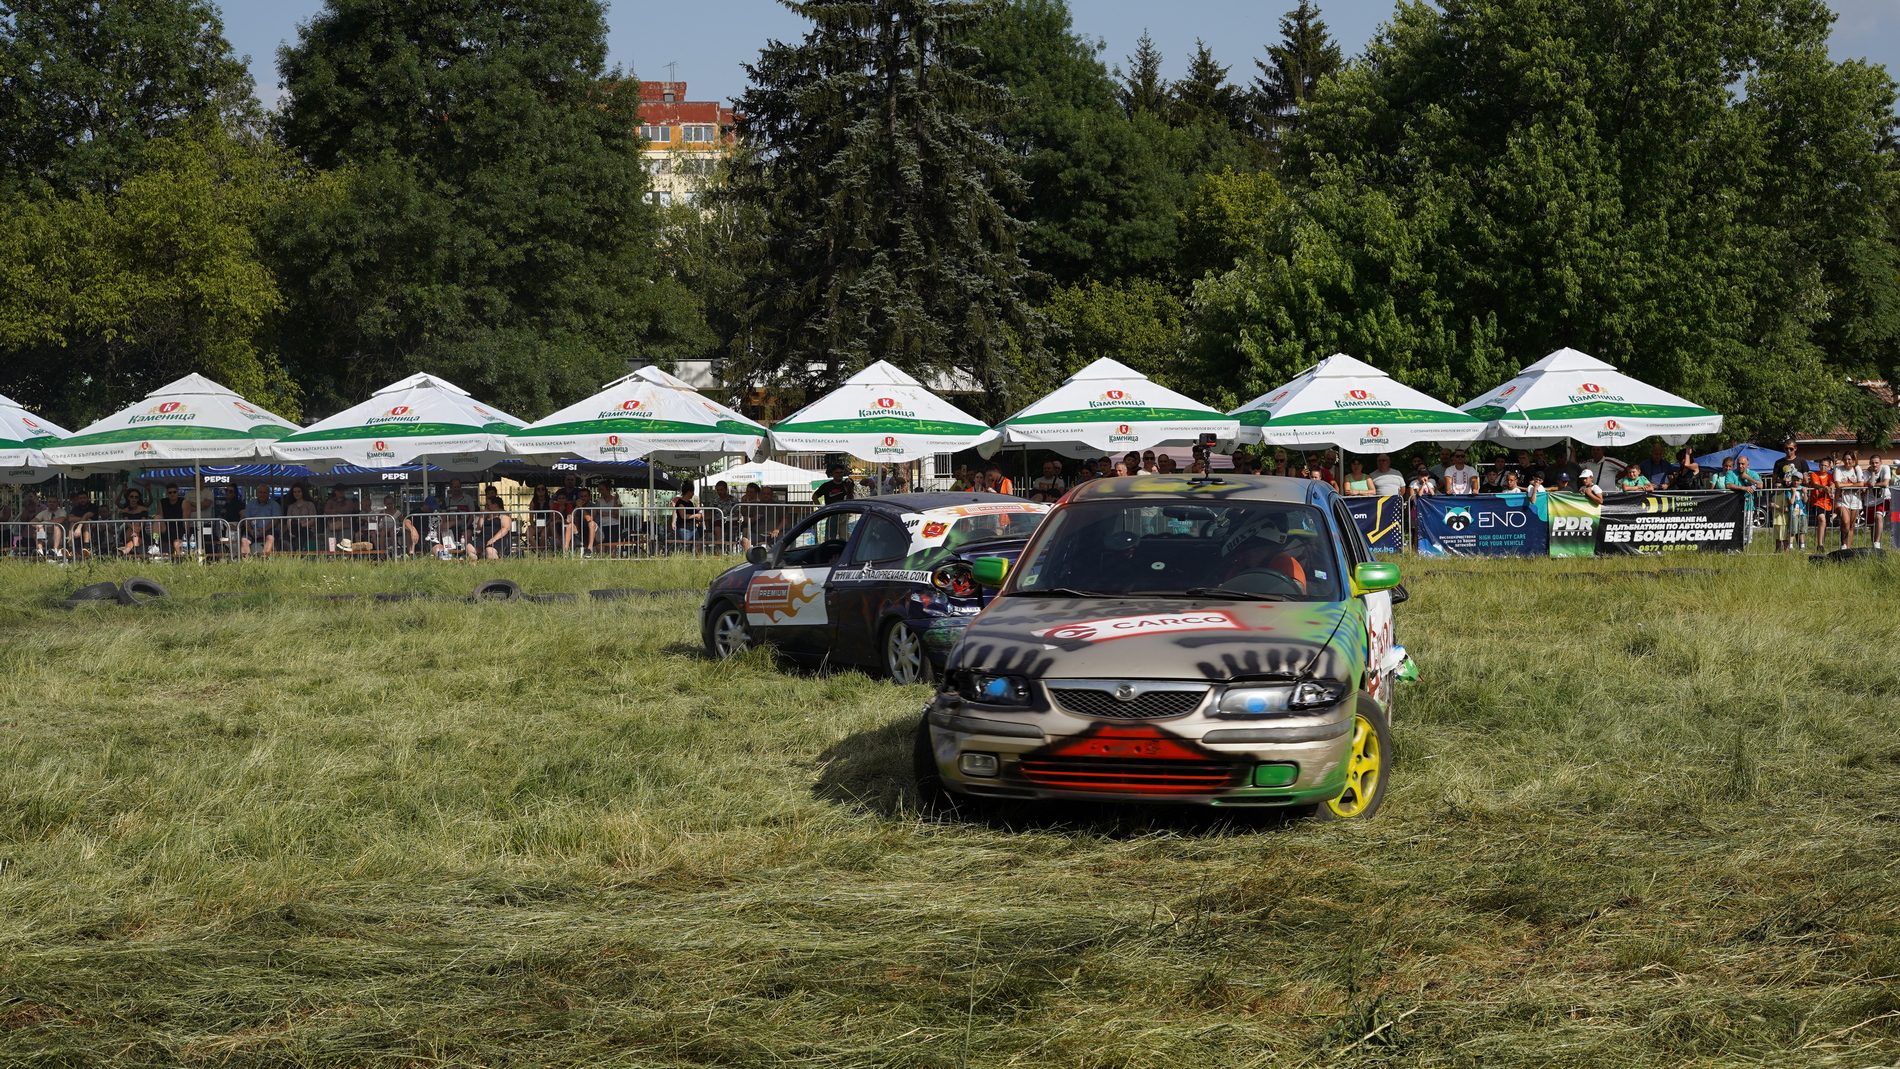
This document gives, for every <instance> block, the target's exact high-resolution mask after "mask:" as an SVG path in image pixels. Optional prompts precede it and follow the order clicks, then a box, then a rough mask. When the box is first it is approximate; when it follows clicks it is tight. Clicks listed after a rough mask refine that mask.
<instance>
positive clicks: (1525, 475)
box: [1504, 449, 1531, 487]
mask: <svg viewBox="0 0 1900 1069" xmlns="http://www.w3.org/2000/svg"><path fill="white" fill-rule="evenodd" d="M1504 470H1505V471H1507V472H1511V473H1513V474H1515V475H1516V476H1517V485H1518V486H1519V487H1522V486H1523V485H1524V484H1525V483H1528V482H1530V481H1531V455H1530V453H1529V451H1527V450H1523V449H1520V450H1518V451H1517V456H1516V457H1515V458H1514V459H1513V460H1512V461H1511V462H1510V463H1508V464H1506V465H1505V466H1504Z"/></svg>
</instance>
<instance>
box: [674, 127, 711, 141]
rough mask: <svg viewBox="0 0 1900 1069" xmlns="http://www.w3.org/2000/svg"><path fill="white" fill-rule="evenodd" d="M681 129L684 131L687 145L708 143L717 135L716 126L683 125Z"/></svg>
mask: <svg viewBox="0 0 1900 1069" xmlns="http://www.w3.org/2000/svg"><path fill="white" fill-rule="evenodd" d="M681 129H683V130H685V131H686V143H687V144H689V145H710V144H712V143H713V139H714V138H716V137H718V136H719V127H717V126H685V127H681Z"/></svg>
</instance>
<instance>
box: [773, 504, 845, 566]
mask: <svg viewBox="0 0 1900 1069" xmlns="http://www.w3.org/2000/svg"><path fill="white" fill-rule="evenodd" d="M859 516H860V513H858V512H857V511H856V510H852V511H839V512H822V513H819V514H818V515H816V516H814V517H812V518H811V519H810V520H807V521H806V522H805V525H804V526H803V527H800V528H798V529H797V530H794V531H793V532H792V533H791V534H790V535H788V536H786V539H785V545H784V548H782V549H780V550H779V555H778V563H779V567H781V568H824V567H827V566H829V565H833V564H836V563H838V558H839V557H840V556H843V555H844V547H845V543H847V542H849V541H850V540H851V532H852V531H854V530H856V529H857V526H858V517H859Z"/></svg>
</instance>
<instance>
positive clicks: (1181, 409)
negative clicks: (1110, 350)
mask: <svg viewBox="0 0 1900 1069" xmlns="http://www.w3.org/2000/svg"><path fill="white" fill-rule="evenodd" d="M997 429H998V430H1000V431H1001V432H1002V442H1003V444H1005V445H1020V446H1025V447H1031V446H1033V447H1037V448H1042V449H1053V450H1055V451H1057V452H1060V453H1063V454H1065V455H1068V456H1074V457H1085V456H1099V455H1101V454H1104V453H1109V454H1116V455H1119V454H1121V453H1125V452H1128V451H1129V450H1131V449H1133V450H1141V449H1153V448H1155V447H1157V446H1167V445H1193V444H1195V443H1196V442H1197V441H1198V440H1199V439H1200V436H1201V435H1203V434H1212V435H1214V436H1215V438H1216V439H1217V440H1218V442H1219V445H1218V447H1217V448H1218V450H1219V451H1220V452H1223V453H1225V452H1228V451H1230V450H1231V449H1232V448H1233V443H1234V441H1235V439H1236V438H1237V437H1238V436H1239V434H1240V424H1239V422H1238V421H1237V420H1235V419H1234V418H1233V417H1232V416H1228V415H1226V414H1224V413H1222V412H1220V411H1219V410H1217V409H1213V408H1209V407H1208V406H1207V405H1204V404H1202V403H1200V402H1199V401H1196V400H1193V399H1192V398H1189V397H1187V396H1185V395H1183V394H1179V393H1176V392H1175V391H1173V390H1170V389H1168V388H1167V387H1165V386H1161V385H1157V384H1156V383H1154V382H1152V381H1150V380H1149V379H1148V378H1147V377H1146V376H1144V375H1142V374H1141V373H1140V372H1138V371H1136V370H1135V369H1134V368H1131V367H1129V366H1128V365H1126V364H1123V363H1120V362H1119V361H1115V360H1110V359H1109V358H1107V357H1103V358H1101V359H1100V360H1097V361H1095V362H1094V363H1092V364H1090V365H1089V366H1087V367H1085V368H1083V369H1082V370H1080V371H1078V372H1076V373H1075V374H1073V375H1071V376H1069V377H1068V378H1067V379H1065V380H1064V381H1063V383H1062V385H1061V386H1058V387H1057V388H1056V389H1055V390H1054V391H1052V392H1051V393H1049V394H1048V396H1046V397H1043V398H1042V399H1041V400H1039V401H1036V402H1035V403H1033V404H1031V405H1029V406H1028V407H1026V408H1024V409H1022V410H1021V411H1019V412H1017V413H1016V414H1015V415H1013V416H1010V417H1009V418H1008V419H1006V420H1004V421H1003V422H1002V423H1000V424H998V425H997Z"/></svg>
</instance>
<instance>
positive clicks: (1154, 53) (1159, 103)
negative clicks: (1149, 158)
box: [1115, 30, 1174, 118]
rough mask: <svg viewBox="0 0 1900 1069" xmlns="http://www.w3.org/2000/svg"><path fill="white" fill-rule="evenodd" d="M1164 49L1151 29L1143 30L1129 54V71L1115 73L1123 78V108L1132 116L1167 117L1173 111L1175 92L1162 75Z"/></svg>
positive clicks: (1121, 91) (1117, 69) (1121, 96)
mask: <svg viewBox="0 0 1900 1069" xmlns="http://www.w3.org/2000/svg"><path fill="white" fill-rule="evenodd" d="M1161 64H1162V56H1161V50H1160V49H1159V48H1156V47H1155V42H1154V38H1152V37H1150V36H1148V31H1147V30H1143V31H1141V39H1140V40H1138V41H1136V42H1135V52H1134V54H1133V55H1131V56H1129V57H1128V71H1127V73H1125V74H1124V73H1123V72H1122V70H1121V68H1119V67H1117V68H1116V69H1115V76H1116V77H1118V78H1120V79H1121V80H1122V84H1121V90H1120V93H1119V95H1120V98H1121V104H1122V111H1123V112H1125V113H1127V115H1128V117H1129V118H1134V117H1135V116H1137V115H1154V116H1165V115H1167V114H1168V112H1169V111H1170V110H1172V107H1173V104H1174V95H1173V93H1172V92H1171V91H1170V90H1171V87H1170V86H1169V84H1168V80H1167V79H1166V78H1164V77H1162V75H1161Z"/></svg>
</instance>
